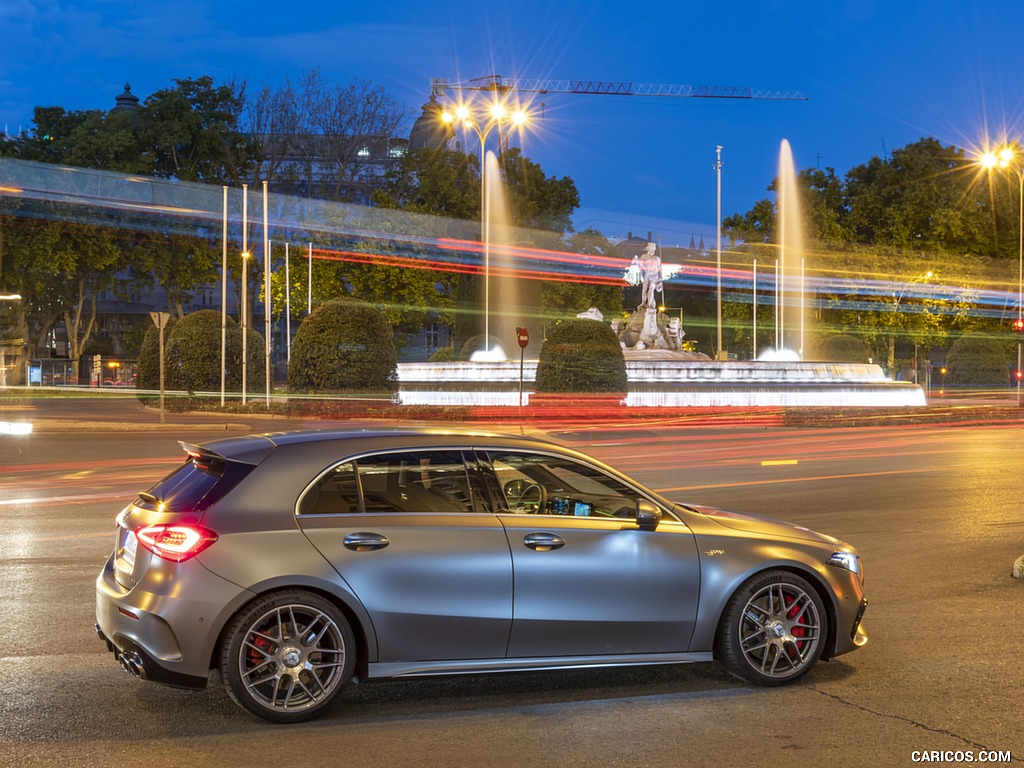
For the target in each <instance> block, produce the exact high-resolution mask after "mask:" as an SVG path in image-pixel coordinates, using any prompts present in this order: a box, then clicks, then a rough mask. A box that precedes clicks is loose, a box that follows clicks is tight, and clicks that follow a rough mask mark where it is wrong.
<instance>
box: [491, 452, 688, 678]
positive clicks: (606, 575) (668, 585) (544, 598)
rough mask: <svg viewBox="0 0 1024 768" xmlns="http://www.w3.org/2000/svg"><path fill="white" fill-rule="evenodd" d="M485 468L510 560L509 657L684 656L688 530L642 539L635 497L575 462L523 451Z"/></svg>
mask: <svg viewBox="0 0 1024 768" xmlns="http://www.w3.org/2000/svg"><path fill="white" fill-rule="evenodd" d="M487 458H488V461H487V462H485V463H486V464H488V465H489V470H490V471H492V472H493V475H492V476H491V477H492V478H493V482H494V483H495V484H496V486H497V491H499V492H500V494H501V498H500V499H499V500H498V502H497V503H498V505H499V509H498V510H497V512H498V519H499V520H500V521H501V523H502V525H504V526H505V529H506V531H507V533H508V539H509V544H510V547H511V551H512V563H513V570H514V590H513V591H514V595H515V597H514V602H513V619H512V635H511V638H510V641H509V648H508V655H509V657H513V658H520V657H550V656H563V657H564V656H594V655H619V654H649V653H670V652H685V651H686V650H687V649H688V647H689V643H690V637H691V636H692V634H693V626H694V622H695V620H696V615H697V600H698V594H699V589H700V565H699V560H698V555H697V547H696V542H695V540H694V537H693V534H692V533H691V531H690V530H689V528H687V527H686V525H685V524H683V523H682V522H680V521H677V520H675V519H663V520H662V521H661V522H660V524H659V525H658V526H657V528H656V530H641V529H640V528H639V526H638V525H637V524H636V522H635V510H636V503H637V500H638V498H640V497H641V494H640V492H639V491H638V490H637V489H636V488H633V487H631V486H630V485H628V484H627V483H625V482H624V481H623V480H622V479H620V478H618V477H615V476H613V475H611V474H609V473H607V472H605V471H604V470H603V469H601V468H599V467H596V466H593V465H591V464H587V463H584V462H582V461H579V460H577V459H575V458H568V457H563V456H559V455H553V454H552V455H545V454H542V453H533V452H523V451H488V452H487ZM492 491H494V489H492Z"/></svg>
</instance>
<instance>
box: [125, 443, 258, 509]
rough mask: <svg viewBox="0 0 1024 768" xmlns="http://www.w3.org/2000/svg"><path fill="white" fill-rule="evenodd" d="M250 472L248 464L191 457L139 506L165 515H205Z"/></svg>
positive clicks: (152, 490) (148, 494)
mask: <svg viewBox="0 0 1024 768" xmlns="http://www.w3.org/2000/svg"><path fill="white" fill-rule="evenodd" d="M251 471H252V466H251V465H249V464H240V463H238V462H233V461H222V460H213V459H210V458H209V457H194V456H190V457H189V458H188V460H187V461H186V462H185V463H184V464H182V465H181V466H179V467H178V468H177V469H175V470H174V471H173V472H171V473H170V474H169V475H167V476H166V477H165V478H164V479H163V480H161V481H160V482H159V483H157V484H156V485H155V486H153V487H152V488H151V489H150V490H149V492H148V493H146V494H145V495H144V497H140V499H139V501H138V502H136V503H138V504H139V505H140V506H143V507H146V508H148V509H156V508H158V507H159V508H160V509H161V510H163V511H166V512H182V511H191V512H203V511H205V510H206V509H207V508H208V507H210V506H211V505H212V504H213V503H214V502H216V501H217V500H218V499H221V498H223V496H224V495H225V494H226V493H227V492H228V491H230V490H231V489H232V488H234V487H235V486H236V485H238V484H239V483H240V482H241V481H242V480H243V479H244V478H245V476H246V475H248V474H249V472H251Z"/></svg>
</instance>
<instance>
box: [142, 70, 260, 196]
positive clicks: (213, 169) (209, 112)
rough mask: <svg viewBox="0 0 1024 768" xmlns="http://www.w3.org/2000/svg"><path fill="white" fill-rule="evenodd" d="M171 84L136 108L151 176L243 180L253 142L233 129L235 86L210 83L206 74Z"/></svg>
mask: <svg viewBox="0 0 1024 768" xmlns="http://www.w3.org/2000/svg"><path fill="white" fill-rule="evenodd" d="M174 83H175V86H174V87H173V88H165V89H163V90H159V91H157V92H156V93H154V94H152V95H151V96H150V97H149V98H147V99H146V101H145V103H144V105H143V107H142V109H141V114H140V127H139V135H140V139H141V142H142V144H143V146H145V147H146V150H147V152H148V153H150V155H151V157H152V161H153V171H154V173H155V175H157V176H165V177H167V178H174V179H180V180H181V181H204V182H207V183H210V184H239V183H241V182H242V181H243V180H246V179H248V177H249V173H250V171H251V169H252V167H253V166H254V164H255V161H256V159H257V158H258V156H259V147H258V145H256V143H255V141H254V140H253V139H251V138H249V137H247V136H246V135H245V134H243V133H242V132H241V130H239V116H240V114H241V111H242V105H243V99H242V96H241V94H240V93H239V92H238V89H236V88H234V87H233V86H231V85H220V86H215V85H214V84H213V78H212V77H209V76H203V77H199V78H196V79H192V78H188V79H185V80H175V81H174Z"/></svg>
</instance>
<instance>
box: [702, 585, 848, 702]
mask: <svg viewBox="0 0 1024 768" xmlns="http://www.w3.org/2000/svg"><path fill="white" fill-rule="evenodd" d="M827 639H828V615H827V614H826V612H825V606H824V604H823V603H822V601H821V597H820V596H819V595H818V593H817V591H816V590H815V589H814V587H812V586H811V585H810V583H809V582H808V581H807V580H806V579H804V578H802V577H800V576H797V575H796V574H794V573H790V572H789V571H777V570H776V571H766V572H764V573H761V574H758V575H757V576H754V577H753V578H751V579H749V580H748V581H747V582H745V583H744V584H743V586H741V587H740V588H739V589H738V590H736V593H735V594H734V595H733V596H732V597H731V598H730V599H729V602H728V603H727V604H726V607H725V611H724V612H723V613H722V618H721V621H720V623H719V625H718V635H717V637H716V639H715V654H716V656H717V658H718V659H719V660H720V661H721V662H722V663H724V664H725V666H726V668H727V669H728V670H729V671H730V672H731V673H732V674H733V675H735V676H736V677H739V678H740V679H741V680H747V681H749V682H751V683H755V684H757V685H768V686H772V685H784V684H786V683H792V682H794V681H796V680H798V679H800V678H801V677H803V676H804V675H805V674H807V672H808V671H810V669H811V667H813V666H814V665H815V663H817V661H818V659H820V658H821V654H822V652H823V651H824V649H825V643H826V642H827Z"/></svg>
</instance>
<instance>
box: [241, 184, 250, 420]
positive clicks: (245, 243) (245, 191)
mask: <svg viewBox="0 0 1024 768" xmlns="http://www.w3.org/2000/svg"><path fill="white" fill-rule="evenodd" d="M248 294H249V185H248V184H243V185H242V307H241V316H240V318H239V319H240V320H241V326H242V405H245V385H246V380H247V379H248V377H249V348H248V345H247V342H248V339H247V338H246V337H247V336H248V333H247V327H248V324H249V321H248V320H247V319H246V313H248V311H249V302H248V298H247V297H248Z"/></svg>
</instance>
